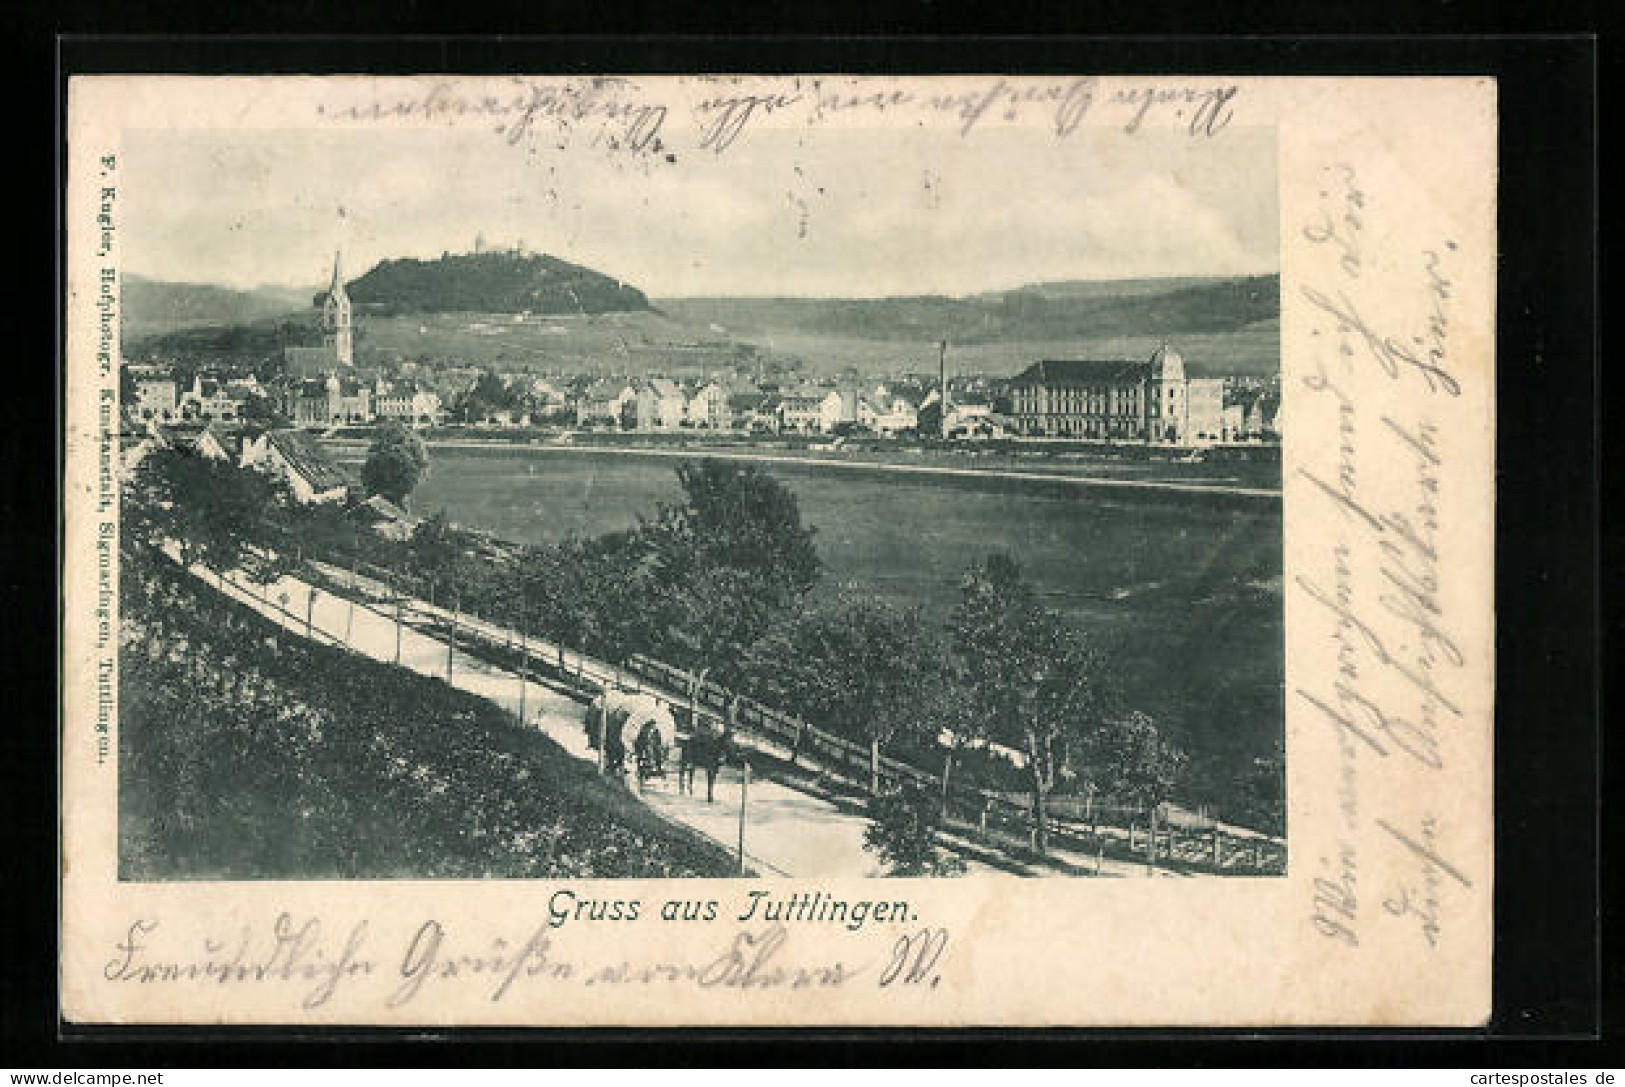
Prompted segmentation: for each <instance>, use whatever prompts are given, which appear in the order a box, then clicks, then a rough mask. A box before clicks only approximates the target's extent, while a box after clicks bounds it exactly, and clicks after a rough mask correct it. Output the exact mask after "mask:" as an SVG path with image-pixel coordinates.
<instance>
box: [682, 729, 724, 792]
mask: <svg viewBox="0 0 1625 1087" xmlns="http://www.w3.org/2000/svg"><path fill="white" fill-rule="evenodd" d="M732 751H733V736H732V733H730V732H729V731H727V730H726V729H713V728H708V727H705V726H703V725H697V726H696V727H695V728H694V731H692V732H690V733H689V734H688V739H686V740H684V741H683V751H682V757H681V759H680V760H679V761H678V764H677V791H678V792H682V793H690V794H692V793H693V792H694V774H695V771H696V770H701V769H703V770H704V771H705V802H706V803H707V804H709V803H711V802H712V801H713V800H714V799H715V790H716V784H717V771H718V770H720V769H722V764H723V763H725V762H727V761H728V759H729V756H730V755H731V754H732Z"/></svg>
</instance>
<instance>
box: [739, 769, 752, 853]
mask: <svg viewBox="0 0 1625 1087" xmlns="http://www.w3.org/2000/svg"><path fill="white" fill-rule="evenodd" d="M739 761H740V762H741V763H743V764H744V767H745V773H744V775H743V776H742V777H741V778H740V779H739V874H740V875H744V874H745V802H746V800H747V799H748V798H749V796H750V760H749V759H740V760H739Z"/></svg>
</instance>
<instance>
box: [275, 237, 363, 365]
mask: <svg viewBox="0 0 1625 1087" xmlns="http://www.w3.org/2000/svg"><path fill="white" fill-rule="evenodd" d="M321 330H322V345H321V346H320V347H287V348H284V349H283V352H282V356H283V361H284V362H285V363H286V364H287V368H288V374H289V376H290V377H320V376H322V375H323V374H328V373H331V372H333V371H334V370H338V369H349V368H350V367H353V366H354V365H355V315H354V310H353V307H352V306H351V305H350V295H349V293H348V292H347V291H346V290H345V289H344V275H343V272H342V271H341V267H340V254H338V253H334V254H333V282H332V283H331V284H330V285H329V286H328V288H327V297H326V298H324V299H323V300H322V317H321Z"/></svg>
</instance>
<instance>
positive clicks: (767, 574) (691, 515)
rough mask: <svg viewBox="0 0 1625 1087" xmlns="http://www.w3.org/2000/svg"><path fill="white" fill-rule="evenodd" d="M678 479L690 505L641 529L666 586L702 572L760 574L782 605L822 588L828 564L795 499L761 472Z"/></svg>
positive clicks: (705, 472) (703, 468)
mask: <svg viewBox="0 0 1625 1087" xmlns="http://www.w3.org/2000/svg"><path fill="white" fill-rule="evenodd" d="M677 479H678V482H679V483H680V484H681V485H682V488H683V493H684V496H685V499H686V501H684V503H683V504H682V505H678V506H670V505H668V506H665V507H663V508H662V509H661V511H660V513H659V514H658V516H657V517H656V518H655V519H654V520H653V521H651V522H646V523H645V524H644V525H643V526H642V528H641V530H640V531H641V533H642V535H643V536H644V538H645V539H646V540H648V542H649V543H650V545H651V547H652V548H653V549H654V552H655V556H656V561H657V566H658V568H659V571H660V574H661V577H662V579H663V580H664V581H666V582H668V583H675V582H677V581H680V580H681V579H682V578H683V577H684V576H685V575H687V574H688V573H689V572H690V571H692V570H695V569H710V568H718V567H722V568H727V569H732V570H738V571H742V572H744V573H746V574H749V575H754V577H755V578H757V579H758V580H757V582H756V584H757V585H758V586H759V587H760V588H761V589H762V590H764V591H766V592H768V593H770V594H771V595H772V597H773V599H772V601H771V603H774V604H777V605H786V604H788V603H789V602H790V601H791V600H793V599H794V598H795V597H797V596H799V595H801V594H802V593H804V592H806V591H807V590H808V589H809V588H811V587H812V586H813V585H814V584H815V583H816V582H817V581H818V577H819V574H820V573H821V571H822V564H821V563H820V562H819V559H818V550H817V548H816V547H815V546H814V544H813V530H812V529H811V528H809V527H807V526H805V525H803V524H802V523H801V507H800V504H799V503H798V502H797V501H796V496H795V494H794V493H792V492H791V491H790V490H789V489H788V488H787V487H785V486H784V484H782V483H780V482H779V481H778V480H777V479H775V478H773V476H771V475H770V474H768V473H767V472H766V471H764V470H763V469H762V468H761V467H760V466H759V465H755V464H743V465H741V464H738V463H735V462H730V461H722V460H701V461H696V462H689V463H685V464H682V465H679V466H678V469H677Z"/></svg>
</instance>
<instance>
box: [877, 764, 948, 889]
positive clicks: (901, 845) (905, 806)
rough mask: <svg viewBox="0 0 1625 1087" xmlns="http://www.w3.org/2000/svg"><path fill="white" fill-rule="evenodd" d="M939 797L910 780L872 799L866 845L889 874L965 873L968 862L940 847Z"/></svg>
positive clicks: (946, 874) (940, 813)
mask: <svg viewBox="0 0 1625 1087" xmlns="http://www.w3.org/2000/svg"><path fill="white" fill-rule="evenodd" d="M941 815H942V810H941V803H940V801H939V800H938V799H937V798H936V797H935V796H933V795H932V794H931V792H930V791H929V790H927V789H925V788H923V787H922V786H919V785H915V784H907V785H904V786H902V787H901V788H900V789H897V790H895V791H893V792H888V793H881V794H880V795H879V796H876V797H874V798H873V799H871V800H870V801H869V817H870V819H871V820H872V821H871V822H870V824H869V828H868V829H867V830H865V831H864V832H863V848H864V849H867V850H868V851H869V852H871V853H874V854H876V855H877V856H878V857H879V858H880V860H881V862H882V863H883V864H885V865H886V874H887V875H890V876H962V875H964V874H965V862H964V861H962V860H960V859H959V858H958V857H956V856H954V855H953V854H952V853H948V852H946V851H944V850H941V849H938V848H937V823H938V822H939V821H940V819H941Z"/></svg>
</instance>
